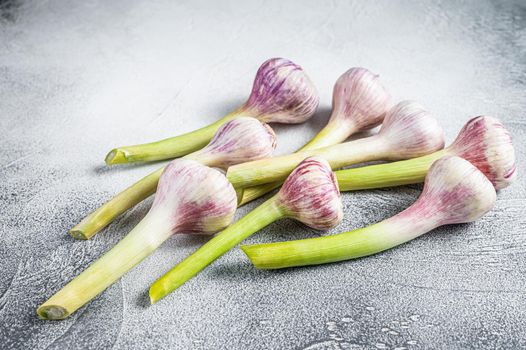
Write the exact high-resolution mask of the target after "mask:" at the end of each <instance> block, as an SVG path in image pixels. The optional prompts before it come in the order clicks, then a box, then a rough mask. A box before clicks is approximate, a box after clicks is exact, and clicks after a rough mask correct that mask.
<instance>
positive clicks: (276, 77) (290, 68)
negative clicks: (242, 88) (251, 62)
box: [244, 58, 319, 124]
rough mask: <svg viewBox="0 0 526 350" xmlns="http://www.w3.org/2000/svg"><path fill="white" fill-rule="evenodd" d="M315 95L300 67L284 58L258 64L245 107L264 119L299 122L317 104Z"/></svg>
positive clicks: (276, 121)
mask: <svg viewBox="0 0 526 350" xmlns="http://www.w3.org/2000/svg"><path fill="white" fill-rule="evenodd" d="M318 102H319V97H318V92H317V91H316V88H315V87H314V85H313V83H312V82H311V80H310V79H309V77H308V76H307V74H305V72H304V71H303V69H302V68H301V67H300V66H298V65H297V64H295V63H294V62H292V61H289V60H287V59H285V58H271V59H269V60H267V61H265V62H264V63H263V64H262V65H261V67H259V69H258V71H257V73H256V78H255V79H254V84H253V86H252V93H251V94H250V97H249V98H248V101H247V102H246V103H245V105H244V108H245V110H247V111H249V112H251V113H252V114H251V115H254V116H257V117H258V119H259V120H262V121H265V122H267V123H270V122H272V123H286V124H296V123H303V122H304V121H306V120H307V119H309V118H310V117H311V116H312V115H313V114H314V112H315V111H316V108H317V107H318Z"/></svg>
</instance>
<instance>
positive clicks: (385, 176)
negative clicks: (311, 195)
mask: <svg viewBox="0 0 526 350" xmlns="http://www.w3.org/2000/svg"><path fill="white" fill-rule="evenodd" d="M447 154H448V149H443V150H440V151H437V152H434V153H431V154H428V155H425V156H422V157H418V158H413V159H408V160H402V161H398V162H392V163H385V164H377V165H369V166H365V167H361V168H353V169H345V170H338V171H335V172H334V173H335V175H336V178H337V179H338V185H339V186H340V191H341V192H345V191H355V190H364V189H371V188H383V187H393V186H402V185H408V184H414V183H420V182H424V178H425V176H426V174H427V171H428V170H429V167H430V166H431V164H433V162H434V161H435V160H437V159H440V158H442V157H444V156H445V155H447Z"/></svg>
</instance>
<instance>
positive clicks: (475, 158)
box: [447, 116, 517, 190]
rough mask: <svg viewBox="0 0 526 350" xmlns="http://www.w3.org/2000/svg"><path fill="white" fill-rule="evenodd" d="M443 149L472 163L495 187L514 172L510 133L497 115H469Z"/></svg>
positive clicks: (506, 183) (510, 179) (507, 181)
mask: <svg viewBox="0 0 526 350" xmlns="http://www.w3.org/2000/svg"><path fill="white" fill-rule="evenodd" d="M447 151H448V154H455V155H458V156H459V157H462V158H464V159H466V160H468V161H469V162H471V163H472V164H473V165H475V166H476V167H477V168H478V169H479V170H480V171H482V172H483V173H484V175H486V176H487V177H488V179H489V180H490V181H491V183H492V184H493V185H494V186H495V189H497V190H498V189H502V188H505V187H507V186H509V185H510V184H511V183H512V182H513V181H514V180H515V178H516V176H517V166H516V164H515V149H514V148H513V144H512V142H511V135H510V134H509V132H508V131H507V130H506V129H505V128H504V126H503V125H502V123H501V122H500V121H499V120H498V119H495V118H492V117H486V116H479V117H475V118H473V119H471V120H470V121H468V122H467V123H466V125H465V126H464V127H463V128H462V130H460V133H459V134H458V136H457V138H456V139H455V141H454V142H453V143H452V144H451V145H450V146H449V147H447Z"/></svg>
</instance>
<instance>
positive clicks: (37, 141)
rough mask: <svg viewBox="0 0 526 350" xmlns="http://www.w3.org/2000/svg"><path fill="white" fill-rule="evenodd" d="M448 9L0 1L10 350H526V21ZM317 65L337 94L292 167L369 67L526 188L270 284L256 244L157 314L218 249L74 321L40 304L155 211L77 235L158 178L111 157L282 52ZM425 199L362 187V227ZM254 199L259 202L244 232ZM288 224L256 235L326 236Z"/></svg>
mask: <svg viewBox="0 0 526 350" xmlns="http://www.w3.org/2000/svg"><path fill="white" fill-rule="evenodd" d="M497 3H499V2H497V1H495V2H494V3H493V2H488V1H475V0H474V1H466V2H462V3H458V2H453V1H451V2H448V1H425V2H418V3H417V2H413V4H411V3H410V2H394V1H384V2H378V3H376V2H374V3H373V2H365V1H356V2H349V1H345V2H344V1H332V2H331V1H324V2H321V1H301V2H300V1H297V2H292V1H247V2H242V1H209V2H205V1H197V2H196V1H179V2H173V1H146V0H144V1H140V0H134V1H91V0H86V1H76V2H73V3H70V2H69V1H65V0H64V1H51V0H50V1H23V0H22V1H18V0H7V1H6V0H3V1H0V268H1V270H0V344H1V345H0V348H2V349H65V348H86V349H103V348H115V349H150V348H151V349H179V348H180V349H194V348H195V349H268V348H274V349H362V348H367V349H371V348H378V349H387V348H389V349H394V348H397V349H429V348H440V349H465V348H490V349H494V348H508V349H509V348H524V347H526V332H525V331H524V329H525V328H526V321H525V320H526V294H525V293H526V292H525V291H526V288H525V287H526V255H525V250H526V227H525V226H526V219H525V214H526V211H525V196H526V181H525V176H526V169H525V159H526V152H525V147H524V143H525V142H526V7H525V5H524V2H521V1H517V2H501V4H497ZM274 56H283V57H287V58H290V59H292V60H294V61H295V62H297V63H299V64H301V65H302V66H303V67H304V68H305V70H306V71H307V72H308V73H309V75H310V76H311V77H312V79H313V81H314V82H315V84H316V85H317V87H318V89H319V91H320V94H321V104H320V109H319V113H317V115H316V116H315V117H314V118H312V119H311V121H309V122H308V123H306V124H304V125H299V126H294V127H289V128H285V127H282V126H276V131H277V133H278V135H279V148H278V151H279V153H286V152H289V151H292V150H293V149H295V148H296V147H298V146H300V145H302V144H303V143H304V142H306V141H307V140H308V139H309V138H310V137H311V136H313V135H314V134H315V133H316V131H317V130H319V129H320V128H321V127H322V125H323V124H324V123H325V121H326V120H327V118H328V114H329V111H330V102H331V90H332V85H333V83H334V81H335V80H336V78H337V77H338V76H339V75H340V74H341V73H343V72H344V71H345V70H347V69H348V68H349V67H351V66H364V67H367V68H369V69H371V70H373V71H375V72H377V73H379V74H380V75H381V78H382V80H383V81H384V82H385V84H386V85H387V86H388V87H389V89H390V90H391V91H392V92H393V95H394V96H395V97H396V98H397V99H415V100H418V101H420V102H422V103H423V104H425V105H426V106H427V107H428V109H429V110H431V111H432V112H433V113H434V114H435V115H436V117H437V118H438V119H439V120H440V122H441V124H442V126H443V127H444V129H445V131H446V133H447V141H448V142H450V141H451V140H452V139H453V138H454V137H455V135H456V134H457V132H458V130H459V129H460V128H461V126H462V125H463V124H464V123H465V121H466V120H467V119H468V117H470V116H473V115H478V114H488V115H493V116H496V117H498V118H500V119H501V120H502V121H503V122H504V123H505V125H506V126H507V127H508V128H509V129H510V130H511V132H512V134H513V137H514V140H515V146H516V150H517V157H518V162H519V163H518V169H519V179H518V181H517V182H516V183H515V184H513V185H512V186H511V187H509V188H507V189H505V190H503V191H501V192H500V193H499V196H498V197H499V198H498V202H497V205H496V207H495V209H494V210H493V211H492V212H491V213H489V214H488V215H486V216H485V217H484V218H483V219H481V220H479V221H478V222H476V223H474V224H469V225H456V226H450V227H444V228H441V229H438V230H435V231H433V232H431V233H430V234H428V235H426V236H424V237H422V238H420V239H418V240H415V241H413V242H411V243H409V244H406V245H404V246H402V247H399V248H397V249H394V250H392V251H389V252H386V253H384V254H380V255H377V256H374V257H369V258H365V259H361V260H357V261H352V262H344V263H339V264H332V265H326V266H319V267H314V268H300V269H291V270H287V271H279V272H261V271H256V270H255V269H254V268H253V267H252V266H251V265H250V264H249V263H248V261H247V259H246V258H245V257H244V255H243V254H242V252H241V251H240V250H239V249H235V250H233V251H231V252H230V253H228V254H227V255H226V256H225V257H223V258H222V259H220V260H218V261H217V262H216V263H214V264H213V265H212V266H211V267H210V268H208V269H207V270H205V271H204V272H203V273H201V274H200V275H199V276H198V277H197V278H195V279H193V280H192V281H191V282H190V283H187V284H186V285H184V286H183V287H182V288H180V289H179V290H178V291H177V292H175V293H173V294H172V295H170V296H169V297H168V298H166V299H165V300H163V301H162V302H160V303H159V304H157V305H155V306H153V307H150V306H148V300H147V288H148V286H149V284H150V283H151V282H153V281H154V280H155V279H156V278H157V277H159V276H160V275H161V274H162V273H163V272H165V271H166V270H167V269H169V268H170V267H171V266H172V265H174V264H175V263H177V262H178V261H180V260H181V259H182V258H184V257H185V256H187V255H188V254H190V253H191V252H192V251H194V250H195V249H196V248H197V247H198V246H199V245H200V244H202V243H203V242H205V240H206V239H205V238H203V237H189V236H186V237H183V236H180V237H175V238H173V239H171V240H169V241H168V242H166V244H164V245H163V246H162V247H161V248H160V249H159V251H157V252H156V253H155V254H154V255H153V256H151V257H150V258H149V259H147V260H146V261H144V262H143V263H142V264H140V265H139V266H138V267H137V268H136V269H134V270H133V271H132V272H131V273H129V274H127V275H126V276H125V277H124V278H122V280H121V281H119V282H118V283H116V284H114V285H113V286H112V287H110V288H109V289H108V290H107V291H106V292H104V293H103V294H102V295H100V296H99V297H98V298H96V299H95V300H94V301H93V302H92V303H90V304H89V305H88V306H87V307H85V308H83V309H81V310H79V312H77V313H75V314H74V315H72V317H70V318H68V319H67V320H64V321H61V322H46V321H41V320H38V319H37V318H36V315H35V309H36V307H37V306H38V305H39V304H40V303H41V302H43V301H44V300H46V299H47V298H48V297H49V296H50V295H51V294H53V293H54V292H55V291H56V290H57V289H58V288H60V287H61V286H63V285H64V283H65V282H66V281H68V280H69V279H71V278H72V277H73V276H75V275H76V274H78V273H79V272H80V271H81V270H82V269H83V268H84V267H85V266H86V265H87V264H89V263H90V262H92V261H93V260H94V259H96V258H97V257H98V256H99V255H100V254H102V253H103V252H104V251H106V250H107V249H108V248H110V247H111V246H112V245H113V244H115V242H117V241H118V240H119V239H120V238H121V237H123V235H124V234H126V233H127V232H128V231H129V230H130V229H131V228H132V227H133V226H134V225H135V224H136V223H137V222H138V221H139V220H140V219H141V217H142V216H143V215H144V213H145V212H146V210H147V208H148V204H149V203H151V202H150V201H148V202H146V203H143V205H140V206H139V207H137V208H135V209H134V210H132V211H130V212H129V213H127V214H126V215H124V216H123V217H121V218H120V219H119V220H117V221H116V222H115V223H114V224H112V225H111V226H110V227H109V228H108V229H107V230H105V231H104V232H103V233H101V234H99V235H97V236H96V237H95V238H94V239H93V240H91V241H89V242H85V241H75V240H73V239H72V238H70V236H69V235H68V233H67V231H68V229H69V228H71V227H72V226H73V225H74V224H76V223H77V222H79V220H80V219H81V218H82V217H83V216H84V215H86V214H87V213H88V212H89V211H90V210H92V209H94V208H96V207H97V206H98V205H100V204H101V203H103V202H104V201H105V200H106V199H108V198H110V196H111V195H112V194H114V193H115V192H116V191H118V190H119V189H122V188H123V187H125V186H126V184H129V183H131V182H132V181H134V180H135V179H138V178H139V177H141V176H142V175H144V174H146V173H148V172H149V171H151V170H152V169H154V168H155V167H156V165H142V166H136V167H133V166H123V167H113V168H107V167H105V166H104V163H103V158H104V155H105V153H106V152H107V151H108V150H109V149H110V148H112V147H113V146H119V145H124V144H130V143H139V142H145V141H149V140H154V139H159V138H164V137H168V136H171V135H174V134H178V133H182V132H183V131H188V130H192V129H195V128H197V127H199V126H202V125H205V124H207V123H209V122H211V121H214V120H215V119H216V118H218V117H219V116H221V115H223V114H224V113H226V112H228V111H230V110H232V109H234V108H235V107H237V106H238V105H239V104H240V103H242V102H243V101H244V99H245V98H246V97H247V96H248V93H249V90H250V87H251V83H252V79H253V76H254V73H255V71H256V69H257V67H258V66H259V64H260V63H261V62H263V61H264V60H265V59H267V58H269V57H274ZM420 189H421V187H420V186H416V185H415V186H408V187H402V188H396V189H382V190H375V191H363V192H358V193H350V194H345V195H344V197H343V200H344V203H345V213H346V215H345V221H344V222H343V223H342V224H341V225H340V226H339V227H338V228H336V229H334V230H333V231H332V232H339V231H343V230H348V229H352V228H357V227H361V226H364V225H367V224H370V223H373V222H376V221H379V220H381V219H383V218H386V217H388V216H390V215H392V214H394V213H396V212H398V211H400V210H401V209H403V208H405V207H406V206H408V205H409V204H410V203H411V202H412V201H413V200H414V199H415V198H416V197H417V195H418V194H419V192H420ZM255 204H256V203H254V204H252V205H249V206H247V207H245V208H242V209H241V210H239V212H238V217H239V216H241V215H243V214H245V213H246V212H247V211H248V210H249V209H250V208H252V207H254V205H255ZM317 235H319V233H317V232H315V231H313V230H310V229H307V228H305V227H304V226H302V225H300V224H298V223H296V222H293V221H287V220H285V221H282V222H279V223H275V224H273V225H271V226H270V227H268V228H266V229H265V230H263V231H262V232H260V233H259V234H257V235H255V236H253V237H251V238H250V239H249V242H251V243H254V242H267V241H279V240H285V239H289V238H300V237H313V236H317Z"/></svg>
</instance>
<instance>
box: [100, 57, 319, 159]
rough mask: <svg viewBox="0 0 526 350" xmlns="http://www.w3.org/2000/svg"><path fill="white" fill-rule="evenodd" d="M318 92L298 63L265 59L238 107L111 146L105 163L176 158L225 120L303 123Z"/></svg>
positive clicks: (208, 136)
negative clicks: (177, 129) (179, 130)
mask: <svg viewBox="0 0 526 350" xmlns="http://www.w3.org/2000/svg"><path fill="white" fill-rule="evenodd" d="M318 101H319V98H318V92H317V91H316V88H315V87H314V85H313V84H312V82H311V81H310V79H309V77H308V76H307V75H306V74H305V72H304V71H303V69H302V68H301V67H300V66H298V65H297V64H295V63H293V62H291V61H289V60H287V59H284V58H272V59H269V60H267V61H265V62H264V63H263V64H262V65H261V67H260V68H259V69H258V71H257V73H256V78H255V80H254V84H253V86H252V92H251V94H250V97H249V98H248V100H247V101H246V102H245V103H244V104H243V105H242V106H241V107H239V108H238V109H237V110H235V111H233V112H232V113H230V114H228V115H226V116H225V117H223V118H222V119H220V120H218V121H216V122H215V123H212V124H210V125H208V126H206V127H204V128H201V129H199V130H195V131H192V132H189V133H187V134H183V135H179V136H175V137H171V138H168V139H164V140H161V141H157V142H151V143H146V144H141V145H134V146H124V147H119V148H115V149H113V150H111V151H110V152H109V153H108V155H107V156H106V164H108V165H111V164H120V163H132V162H144V161H154V160H161V159H169V158H177V157H181V156H184V155H186V154H188V153H191V152H194V151H196V150H198V149H200V148H202V147H204V146H205V145H206V144H207V143H208V142H209V141H210V139H211V138H212V137H213V136H214V134H215V132H216V131H217V129H219V127H221V125H223V124H224V123H225V122H227V121H229V120H232V119H235V118H239V117H242V116H245V117H254V118H257V119H259V120H260V121H262V122H265V123H285V124H296V123H303V122H304V121H306V120H307V119H309V118H310V117H311V116H312V115H313V114H314V111H315V110H316V107H317V106H318Z"/></svg>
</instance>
